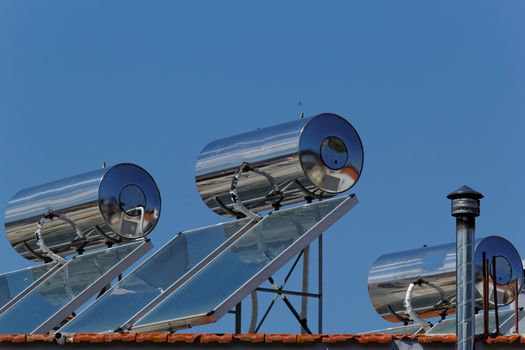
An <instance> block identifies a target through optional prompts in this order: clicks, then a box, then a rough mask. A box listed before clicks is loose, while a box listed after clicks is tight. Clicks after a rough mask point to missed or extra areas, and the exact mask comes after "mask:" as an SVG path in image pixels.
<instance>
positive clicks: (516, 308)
mask: <svg viewBox="0 0 525 350" xmlns="http://www.w3.org/2000/svg"><path fill="white" fill-rule="evenodd" d="M514 288H515V289H514V290H515V291H516V293H519V291H518V289H519V285H518V280H515V281H514ZM519 299H520V298H516V299H514V333H516V334H520V330H519V323H520V322H519V318H518V316H519V310H520V305H519Z"/></svg>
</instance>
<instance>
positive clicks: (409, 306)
mask: <svg viewBox="0 0 525 350" xmlns="http://www.w3.org/2000/svg"><path fill="white" fill-rule="evenodd" d="M420 284H421V283H416V282H412V283H410V284H409V286H408V289H407V293H406V294H405V302H404V303H403V305H404V306H405V308H406V310H407V314H408V317H410V319H411V320H412V321H414V322H415V323H417V324H418V325H420V326H421V328H423V329H424V330H425V332H426V331H429V330H430V324H429V323H428V322H426V321H425V320H423V319H421V318H419V317H418V315H417V312H416V310H414V308H413V307H412V293H414V288H415V287H416V285H420Z"/></svg>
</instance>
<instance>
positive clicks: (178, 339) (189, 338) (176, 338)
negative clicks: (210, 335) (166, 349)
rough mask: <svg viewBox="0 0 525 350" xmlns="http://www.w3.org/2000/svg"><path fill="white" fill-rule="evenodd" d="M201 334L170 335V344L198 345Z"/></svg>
mask: <svg viewBox="0 0 525 350" xmlns="http://www.w3.org/2000/svg"><path fill="white" fill-rule="evenodd" d="M200 337H201V335H200V334H168V343H198V342H199V341H200Z"/></svg>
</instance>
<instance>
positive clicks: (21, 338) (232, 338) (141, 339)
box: [0, 333, 525, 344]
mask: <svg viewBox="0 0 525 350" xmlns="http://www.w3.org/2000/svg"><path fill="white" fill-rule="evenodd" d="M394 340H405V341H415V342H419V343H455V342H456V336H455V335H453V334H449V335H432V336H429V335H411V334H400V335H391V334H311V335H310V334H156V333H152V334H133V333H131V334H105V335H104V334H75V335H72V336H70V337H67V341H68V342H73V343H108V342H136V343H200V344H210V343H211V344H213V343H215V344H217V343H220V344H225V343H226V344H227V343H232V342H239V343H263V342H266V343H299V344H303V343H320V342H322V343H345V342H355V343H360V344H367V343H376V344H388V343H391V342H392V341H394ZM479 340H480V341H485V342H486V343H487V344H504V343H505V344H517V343H525V337H522V336H519V335H510V336H497V337H489V338H486V339H482V338H481V339H479ZM53 341H54V337H53V336H50V335H43V334H36V335H25V334H4V335H0V343H2V342H3V343H26V342H27V343H34V342H47V343H49V342H53Z"/></svg>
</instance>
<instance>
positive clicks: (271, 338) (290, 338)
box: [264, 334, 297, 343]
mask: <svg viewBox="0 0 525 350" xmlns="http://www.w3.org/2000/svg"><path fill="white" fill-rule="evenodd" d="M264 341H265V342H266V343H273V342H279V343H296V342H297V335H296V334H266V335H265V337H264Z"/></svg>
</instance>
